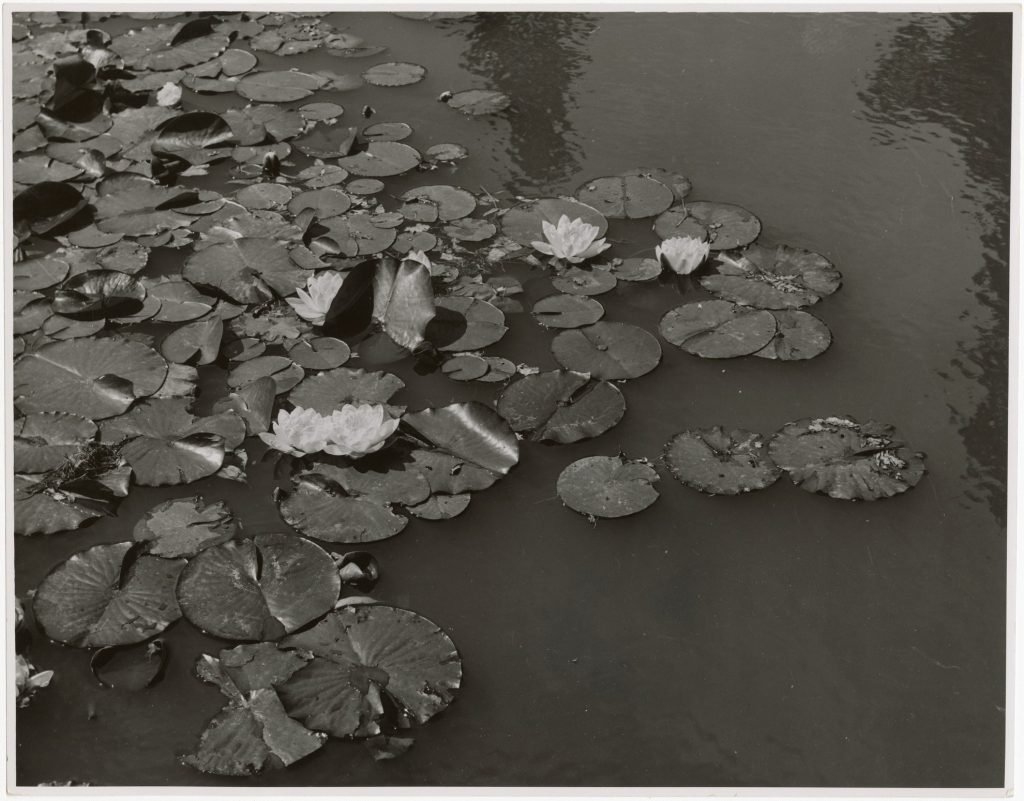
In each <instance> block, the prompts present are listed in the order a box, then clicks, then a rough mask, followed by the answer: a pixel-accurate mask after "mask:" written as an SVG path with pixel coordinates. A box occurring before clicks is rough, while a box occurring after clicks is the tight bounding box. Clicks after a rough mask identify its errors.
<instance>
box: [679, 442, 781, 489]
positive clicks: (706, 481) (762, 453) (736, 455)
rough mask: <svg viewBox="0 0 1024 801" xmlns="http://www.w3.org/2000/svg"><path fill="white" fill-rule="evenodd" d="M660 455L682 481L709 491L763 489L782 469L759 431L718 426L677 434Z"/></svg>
mask: <svg viewBox="0 0 1024 801" xmlns="http://www.w3.org/2000/svg"><path fill="white" fill-rule="evenodd" d="M662 458H663V459H664V460H665V463H666V464H667V465H668V466H669V468H670V469H671V470H672V475H674V476H675V477H676V478H677V479H679V481H681V482H682V483H683V484H685V485H686V486H688V487H693V488H694V489H698V490H701V491H702V492H708V493H710V494H712V495H739V494H740V493H743V492H750V491H751V490H759V489H764V488H765V487H770V486H771V485H772V484H774V483H775V481H776V480H777V479H778V477H779V475H780V474H781V473H782V471H781V470H780V469H779V468H778V467H776V466H775V463H774V462H773V461H772V460H771V457H769V456H768V449H767V448H766V447H765V442H764V438H763V437H762V436H761V435H760V434H756V433H754V432H753V431H745V430H743V429H734V430H732V431H726V430H725V429H723V428H722V427H721V426H715V427H714V428H704V429H696V430H692V431H684V432H682V433H681V434H676V435H675V436H674V437H672V439H671V440H669V442H668V444H667V445H666V446H665V453H664V456H663V457H662Z"/></svg>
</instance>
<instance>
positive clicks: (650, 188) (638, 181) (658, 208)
mask: <svg viewBox="0 0 1024 801" xmlns="http://www.w3.org/2000/svg"><path fill="white" fill-rule="evenodd" d="M576 197H577V198H578V199H579V200H580V201H582V202H583V203H586V204H587V205H589V206H593V207H594V208H595V209H597V210H598V211H599V212H601V214H603V215H604V216H605V217H612V218H617V219H629V220H638V219H642V218H644V217H653V216H655V215H656V214H661V213H662V212H663V211H665V209H667V208H668V207H669V206H671V205H672V201H673V200H674V196H673V194H672V190H671V189H669V188H668V187H667V186H665V184H663V183H661V182H660V181H657V180H655V179H654V178H649V177H647V176H643V175H616V176H613V177H609V178H596V179H594V180H593V181H587V182H586V183H585V184H583V186H581V187H580V188H579V189H577V190H576Z"/></svg>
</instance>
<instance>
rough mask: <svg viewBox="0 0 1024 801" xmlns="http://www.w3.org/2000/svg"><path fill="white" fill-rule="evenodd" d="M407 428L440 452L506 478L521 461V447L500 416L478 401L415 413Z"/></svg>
mask: <svg viewBox="0 0 1024 801" xmlns="http://www.w3.org/2000/svg"><path fill="white" fill-rule="evenodd" d="M402 422H403V424H404V425H407V426H409V427H410V428H412V429H413V430H414V431H415V432H416V433H417V434H419V435H420V436H421V437H423V438H424V439H426V441H428V442H430V443H431V444H433V445H434V446H436V447H437V448H440V449H441V450H443V451H446V452H448V453H450V454H452V455H453V456H456V457H458V458H460V459H465V460H467V461H470V462H472V463H473V464H476V465H479V466H480V467H483V468H484V469H486V470H490V471H492V472H494V473H500V474H501V475H505V474H506V473H508V471H509V470H510V469H511V468H512V467H513V466H515V464H516V463H517V462H518V461H519V443H518V441H517V440H516V436H515V434H514V433H512V430H511V429H510V428H509V427H508V423H506V422H505V421H504V420H503V419H502V418H501V417H500V416H499V415H498V413H497V412H495V411H494V410H493V409H491V408H490V407H488V406H484V405H483V404H482V403H479V402H478V401H470V402H468V403H452V404H449V405H448V406H444V407H441V408H437V409H424V410H423V411H420V412H412V413H408V414H406V415H405V417H403V418H402Z"/></svg>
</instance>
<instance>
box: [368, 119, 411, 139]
mask: <svg viewBox="0 0 1024 801" xmlns="http://www.w3.org/2000/svg"><path fill="white" fill-rule="evenodd" d="M410 136H412V127H411V126H410V125H408V124H406V123H404V122H376V123H374V124H373V125H367V126H366V127H365V128H363V139H365V140H366V141H367V142H401V141H402V140H403V139H408V138H409V137H410Z"/></svg>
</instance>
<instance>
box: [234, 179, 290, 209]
mask: <svg viewBox="0 0 1024 801" xmlns="http://www.w3.org/2000/svg"><path fill="white" fill-rule="evenodd" d="M291 199H292V190H291V189H289V188H288V187H287V186H284V185H282V184H270V183H262V184H250V185H249V186H246V187H243V188H242V189H239V190H238V192H236V193H235V201H236V202H238V203H240V204H241V205H243V206H245V207H246V208H247V209H250V210H263V209H280V208H281V207H282V206H283V205H284V204H286V203H288V201H290V200H291Z"/></svg>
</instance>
